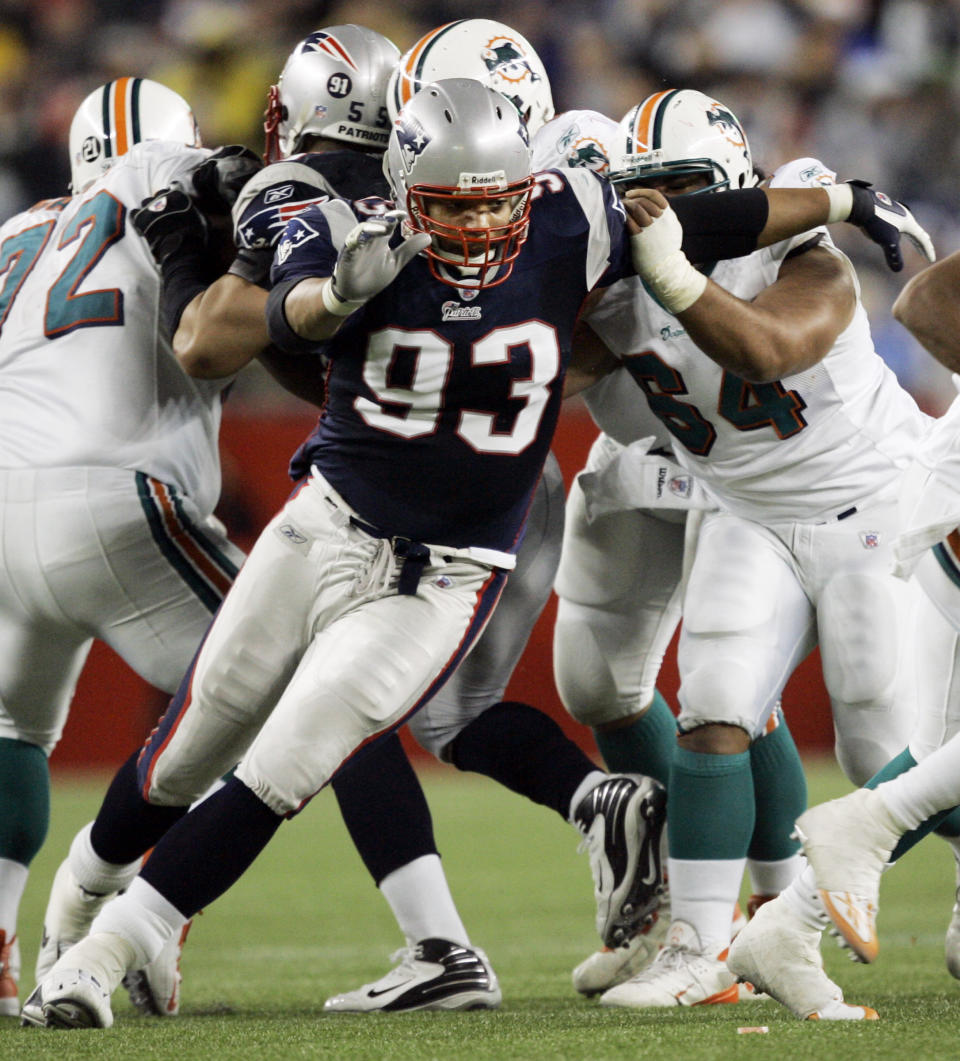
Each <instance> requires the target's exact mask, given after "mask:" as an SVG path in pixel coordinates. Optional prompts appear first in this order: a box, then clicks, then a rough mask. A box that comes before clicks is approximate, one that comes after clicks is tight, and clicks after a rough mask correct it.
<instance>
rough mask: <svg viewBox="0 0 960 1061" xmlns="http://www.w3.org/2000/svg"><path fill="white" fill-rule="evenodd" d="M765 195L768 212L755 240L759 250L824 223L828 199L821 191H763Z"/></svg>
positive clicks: (775, 189)
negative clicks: (765, 221) (764, 223)
mask: <svg viewBox="0 0 960 1061" xmlns="http://www.w3.org/2000/svg"><path fill="white" fill-rule="evenodd" d="M764 193H765V194H766V196H767V201H768V203H769V205H770V210H769V213H768V214H767V223H766V225H765V226H764V227H763V229H762V231H761V232H760V235H759V236H757V246H758V247H769V246H771V245H772V244H774V243H779V242H780V240H782V239H788V238H789V237H790V236H796V235H797V234H798V233H800V232H807V231H809V230H810V229H812V228H817V226H818V225H825V224H826V223H827V219H828V217H829V214H830V199H829V197H828V196H827V193H826V192H825V191H823V189H821V188H765V189H764Z"/></svg>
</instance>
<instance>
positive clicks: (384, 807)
mask: <svg viewBox="0 0 960 1061" xmlns="http://www.w3.org/2000/svg"><path fill="white" fill-rule="evenodd" d="M331 787H332V788H333V792H334V795H335V796H336V797H337V802H338V803H339V804H340V813H341V815H342V816H343V822H344V824H345V825H346V827H347V831H348V832H349V833H350V838H351V839H352V840H353V843H354V846H355V847H356V849H357V851H358V852H359V854H360V857H361V858H362V859H363V863H364V865H365V866H366V867H367V870H368V872H369V873H370V876H371V877H373V879H374V881H375V882H376V884H377V887H380V886H381V884H382V882H383V881H384V880H385V878H386V877H388V876H389V875H390V874H391V873H394V872H395V871H397V870H399V869H400V867H401V866H406V865H408V864H409V863H411V862H413V861H415V860H417V859H420V858H422V857H424V856H426V855H437V854H438V853H437V844H436V840H435V839H434V835H433V819H432V818H431V816H430V808H429V807H428V806H427V800H426V797H425V796H424V794H423V789H422V788H421V787H420V782H419V780H418V779H417V775H416V774H415V773H414V770H413V767H412V766H411V765H410V760H409V759H408V758H407V755H406V753H405V752H404V750H403V745H402V744H401V743H400V738H399V737H398V736H397V735H396V734H395V733H393V734H391V735H390V736H389V737H383V738H382V739H381V740H379V741H376V742H375V743H373V744H371V745H369V746H368V747H367V748H365V749H364V750H363V751H362V752H361V753H360V754H359V755H358V756H357V757H356V758H355V759H353V760H351V761H350V762H349V763H348V765H347V766H346V767H344V768H343V769H342V770H339V771H338V772H337V773H336V774H335V775H334V777H333V780H332V782H331ZM437 862H438V864H439V857H438V859H437ZM441 875H442V873H441ZM444 884H446V882H444ZM417 938H419V939H423V938H424V937H423V936H419V937H417ZM444 938H446V937H444Z"/></svg>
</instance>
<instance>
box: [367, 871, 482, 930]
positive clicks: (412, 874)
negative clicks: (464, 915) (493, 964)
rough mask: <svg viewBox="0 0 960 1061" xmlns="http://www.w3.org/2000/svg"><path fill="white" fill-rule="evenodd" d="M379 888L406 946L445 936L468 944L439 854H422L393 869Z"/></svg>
mask: <svg viewBox="0 0 960 1061" xmlns="http://www.w3.org/2000/svg"><path fill="white" fill-rule="evenodd" d="M380 891H381V892H383V897H384V898H385V899H386V900H387V902H388V903H389V904H390V909H391V910H392V911H393V916H394V917H395V918H396V919H397V924H398V925H399V926H400V931H401V932H402V933H403V934H404V936H406V939H407V943H408V945H410V946H413V944H415V943H418V942H419V941H420V940H422V939H449V940H451V941H452V942H453V943H459V944H461V945H462V946H464V947H469V946H470V937H469V936H468V935H467V930H466V928H464V926H463V922H462V921H461V920H460V915H459V913H457V907H456V904H455V903H454V901H453V896H452V895H451V894H450V888H449V886H448V884H447V878H446V877H445V876H444V873H443V868H442V866H441V865H440V856H439V855H435V854H434V855H424V856H423V857H422V858H418V859H415V860H414V861H413V862H411V863H409V865H406V866H402V867H401V868H400V869H396V870H394V871H393V873H391V874H390V875H389V876H387V877H385V878H384V879H383V880H382V881H381V882H380Z"/></svg>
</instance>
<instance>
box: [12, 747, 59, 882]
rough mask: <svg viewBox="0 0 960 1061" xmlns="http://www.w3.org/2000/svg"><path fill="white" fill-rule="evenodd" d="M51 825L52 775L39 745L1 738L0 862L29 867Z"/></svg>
mask: <svg viewBox="0 0 960 1061" xmlns="http://www.w3.org/2000/svg"><path fill="white" fill-rule="evenodd" d="M49 825H50V772H49V769H48V768H47V757H46V756H45V755H44V754H43V751H42V750H41V749H40V748H38V747H37V745H36V744H28V743H27V742H26V741H22V740H11V739H10V738H8V737H0V858H5V859H9V860H10V861H11V862H19V863H20V864H21V865H22V866H29V865H30V863H31V862H32V861H33V857H34V855H36V853H37V852H38V851H39V850H40V848H41V847H42V846H43V841H44V840H45V839H46V836H47V828H48V827H49Z"/></svg>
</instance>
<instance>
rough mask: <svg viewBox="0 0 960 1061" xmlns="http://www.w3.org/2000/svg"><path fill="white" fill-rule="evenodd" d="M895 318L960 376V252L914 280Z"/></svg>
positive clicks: (895, 310) (901, 298) (896, 307)
mask: <svg viewBox="0 0 960 1061" xmlns="http://www.w3.org/2000/svg"><path fill="white" fill-rule="evenodd" d="M893 315H894V317H895V318H896V319H897V320H898V321H899V322H900V323H901V324H902V325H903V326H904V327H905V328H906V329H907V330H908V331H909V332H910V333H911V334H912V335H913V336H914V337H915V338H916V339H917V340H918V341H919V342H920V343H922V344H923V346H924V347H926V349H927V350H929V351H930V353H931V354H933V356H934V357H935V358H936V359H937V360H938V361H939V362H940V363H941V364H943V365H945V366H946V367H947V368H949V369H950V370H951V371H952V372H960V251H955V252H954V253H953V254H951V255H949V256H948V257H946V258H944V259H943V261H940V262H937V263H936V265H931V266H929V268H927V269H924V270H923V272H921V273H918V274H917V275H916V276H915V277H913V279H912V280H911V281H910V282H909V283H908V284H907V286H906V287H905V288H904V289H903V291H901V292H900V295H899V296H898V298H897V300H896V302H894V304H893Z"/></svg>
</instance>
